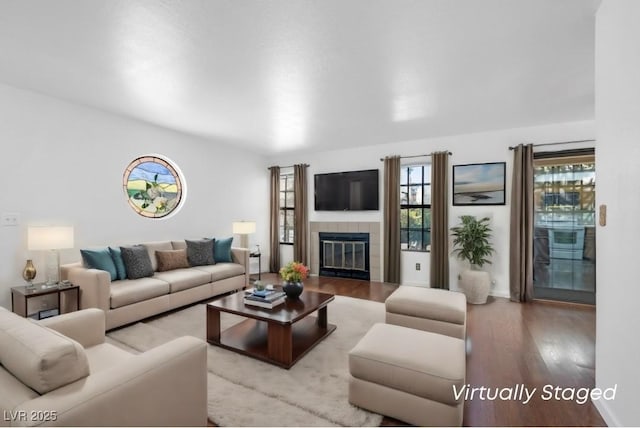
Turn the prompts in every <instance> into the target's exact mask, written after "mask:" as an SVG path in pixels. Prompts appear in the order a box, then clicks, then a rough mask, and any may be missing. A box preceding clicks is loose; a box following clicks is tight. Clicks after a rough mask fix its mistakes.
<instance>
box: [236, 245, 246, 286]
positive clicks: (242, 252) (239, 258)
mask: <svg viewBox="0 0 640 428" xmlns="http://www.w3.org/2000/svg"><path fill="white" fill-rule="evenodd" d="M231 259H232V260H233V262H234V263H239V264H241V265H242V266H244V286H245V287H248V286H249V275H250V270H249V268H250V266H249V249H247V248H236V247H234V248H231Z"/></svg>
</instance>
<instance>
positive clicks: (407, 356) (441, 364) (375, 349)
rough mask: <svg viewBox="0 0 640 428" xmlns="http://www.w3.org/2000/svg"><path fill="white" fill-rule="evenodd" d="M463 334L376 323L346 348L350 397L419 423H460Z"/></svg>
mask: <svg viewBox="0 0 640 428" xmlns="http://www.w3.org/2000/svg"><path fill="white" fill-rule="evenodd" d="M465 362H466V356H465V345H464V341H463V340H462V339H456V338H453V337H449V336H444V335H441V334H436V333H430V332H426V331H421V330H415V329H411V328H406V327H400V326H396V325H389V324H375V325H374V326H373V327H371V329H370V330H369V331H368V332H367V334H366V335H365V336H364V337H363V338H362V339H361V340H360V342H358V344H357V345H356V346H355V347H354V348H353V349H352V350H351V352H349V371H350V372H351V377H350V379H349V402H350V403H351V404H354V405H356V406H359V407H362V408H364V409H367V410H370V411H373V412H376V413H380V414H382V415H386V416H391V417H393V418H396V419H399V420H402V421H405V422H408V423H410V424H413V425H419V426H436V425H437V426H460V425H462V411H463V406H464V400H462V399H461V398H462V397H460V399H457V400H456V398H455V396H454V390H453V387H454V386H455V387H456V390H457V391H461V388H462V386H463V385H464V382H465Z"/></svg>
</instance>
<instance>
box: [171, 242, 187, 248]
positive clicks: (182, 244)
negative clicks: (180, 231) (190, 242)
mask: <svg viewBox="0 0 640 428" xmlns="http://www.w3.org/2000/svg"><path fill="white" fill-rule="evenodd" d="M171 246H172V247H173V249H174V250H186V249H187V242H186V241H185V240H182V241H171Z"/></svg>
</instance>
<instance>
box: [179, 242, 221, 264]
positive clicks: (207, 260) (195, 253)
mask: <svg viewBox="0 0 640 428" xmlns="http://www.w3.org/2000/svg"><path fill="white" fill-rule="evenodd" d="M185 242H186V243H187V259H189V264H190V265H191V266H204V265H212V264H214V263H215V260H214V259H213V239H199V240H197V241H189V240H188V239H186V240H185Z"/></svg>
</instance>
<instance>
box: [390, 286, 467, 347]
mask: <svg viewBox="0 0 640 428" xmlns="http://www.w3.org/2000/svg"><path fill="white" fill-rule="evenodd" d="M385 307H386V310H387V316H386V321H387V324H395V325H401V326H405V327H410V328H417V329H419V330H424V331H431V332H433V333H440V334H446V335H447V336H451V337H457V338H459V339H464V338H465V337H466V334H467V298H466V297H465V295H464V294H463V293H458V292H456V291H449V290H441V289H437V288H424V287H412V286H408V285H401V286H400V287H398V289H397V290H396V291H394V292H393V293H392V294H391V295H390V296H389V297H388V298H387V300H386V301H385Z"/></svg>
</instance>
